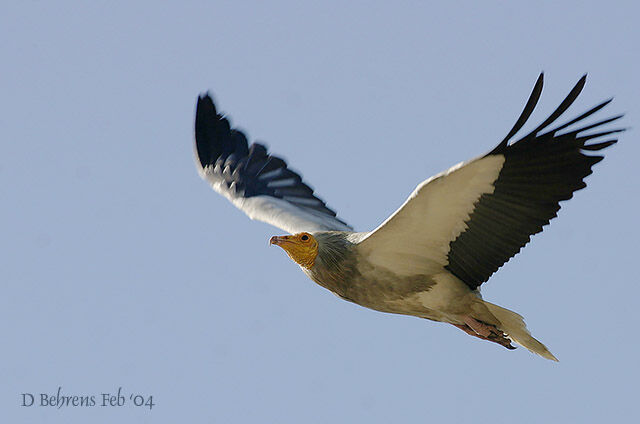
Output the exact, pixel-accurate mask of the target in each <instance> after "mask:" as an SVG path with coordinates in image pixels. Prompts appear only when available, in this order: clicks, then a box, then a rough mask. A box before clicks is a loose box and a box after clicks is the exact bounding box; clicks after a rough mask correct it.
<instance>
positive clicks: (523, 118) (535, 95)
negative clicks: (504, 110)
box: [489, 72, 544, 154]
mask: <svg viewBox="0 0 640 424" xmlns="http://www.w3.org/2000/svg"><path fill="white" fill-rule="evenodd" d="M543 85H544V72H541V73H540V75H539V76H538V79H537V80H536V83H535V85H534V86H533V90H532V91H531V94H530V95H529V99H528V100H527V103H526V105H525V107H524V109H523V110H522V113H520V116H519V117H518V119H517V120H516V123H515V124H514V125H513V128H511V131H509V133H508V134H507V135H506V136H505V138H504V139H503V140H502V141H501V142H500V144H498V146H496V148H495V149H493V150H492V151H491V152H490V153H489V154H494V153H498V152H499V151H501V150H503V149H505V148H506V147H507V144H508V143H509V140H511V137H513V136H514V135H515V134H516V133H517V132H518V131H520V129H521V128H522V127H523V126H524V124H525V123H526V122H527V120H528V119H529V117H530V116H531V113H533V110H534V109H535V107H536V105H537V104H538V100H540V95H541V94H542V86H543Z"/></svg>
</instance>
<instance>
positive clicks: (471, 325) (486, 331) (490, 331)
mask: <svg viewBox="0 0 640 424" xmlns="http://www.w3.org/2000/svg"><path fill="white" fill-rule="evenodd" d="M464 322H465V324H463V325H459V324H454V325H455V326H456V327H458V328H459V329H461V330H462V331H464V332H465V333H467V334H469V335H471V336H474V337H477V338H479V339H482V340H488V341H490V342H494V343H497V344H499V345H501V346H504V347H506V348H507V349H515V346H513V345H512V344H511V340H510V339H509V338H508V337H507V335H506V334H504V333H503V332H502V331H500V330H498V329H497V328H496V327H495V326H494V325H489V324H485V323H484V322H480V321H478V320H476V319H474V318H471V317H469V316H467V317H464Z"/></svg>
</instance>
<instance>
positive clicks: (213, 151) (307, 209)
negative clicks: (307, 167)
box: [195, 94, 351, 233]
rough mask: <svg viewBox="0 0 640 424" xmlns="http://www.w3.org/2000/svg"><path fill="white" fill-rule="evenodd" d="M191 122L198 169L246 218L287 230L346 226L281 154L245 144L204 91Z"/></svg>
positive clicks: (255, 145)
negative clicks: (193, 130) (194, 119)
mask: <svg viewBox="0 0 640 424" xmlns="http://www.w3.org/2000/svg"><path fill="white" fill-rule="evenodd" d="M195 127H196V129H195V138H196V155H197V165H198V170H199V172H200V175H201V176H202V178H204V179H205V180H207V181H209V183H210V184H211V185H212V186H213V189H214V190H215V191H217V192H218V193H220V194H222V195H223V196H225V197H226V198H227V199H229V200H230V201H231V203H233V204H234V205H235V206H236V207H237V208H239V209H241V210H242V211H243V212H244V213H246V214H247V215H248V216H249V217H250V218H251V219H257V220H259V221H264V222H267V223H269V224H271V225H274V226H276V227H278V228H281V229H283V230H285V231H288V232H290V233H297V232H301V231H310V232H313V231H328V230H345V231H346V230H351V227H349V226H348V225H347V224H346V223H344V222H343V221H341V220H340V219H338V218H337V217H336V213H335V212H334V211H332V210H331V209H329V208H328V207H327V206H326V205H325V203H324V202H323V201H322V200H320V199H319V198H318V197H316V196H315V195H314V194H313V189H311V187H309V186H308V185H306V184H305V183H303V182H302V178H301V177H300V175H299V174H297V173H296V172H294V171H292V170H291V169H289V168H288V167H287V163H286V162H285V161H284V160H282V159H280V158H279V157H276V156H272V155H270V154H268V153H267V149H266V148H265V146H263V145H262V144H258V143H253V144H252V145H251V146H249V145H248V143H247V138H246V137H245V135H244V134H243V133H242V132H241V131H238V130H235V129H232V128H231V127H230V125H229V121H228V120H227V119H226V118H224V117H223V116H221V115H220V114H218V113H217V112H216V108H215V106H214V104H213V100H212V99H211V97H210V96H209V95H208V94H205V95H203V96H200V97H198V104H197V107H196V123H195Z"/></svg>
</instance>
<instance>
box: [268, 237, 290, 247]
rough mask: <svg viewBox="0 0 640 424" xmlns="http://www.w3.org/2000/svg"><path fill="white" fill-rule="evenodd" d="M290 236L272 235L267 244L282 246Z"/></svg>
mask: <svg viewBox="0 0 640 424" xmlns="http://www.w3.org/2000/svg"><path fill="white" fill-rule="evenodd" d="M290 238H291V236H273V237H271V239H270V240H269V244H275V245H276V246H282V244H283V243H286V242H288V241H289V239H290Z"/></svg>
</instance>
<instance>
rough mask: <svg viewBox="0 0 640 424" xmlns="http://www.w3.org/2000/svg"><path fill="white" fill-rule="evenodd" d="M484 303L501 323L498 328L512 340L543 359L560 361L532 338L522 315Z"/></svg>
mask: <svg viewBox="0 0 640 424" xmlns="http://www.w3.org/2000/svg"><path fill="white" fill-rule="evenodd" d="M483 303H484V305H485V306H486V307H487V309H489V312H491V314H492V315H493V316H494V317H496V319H497V320H498V321H500V324H499V325H497V326H496V327H498V328H499V329H500V330H501V331H503V332H504V333H506V334H507V336H508V337H509V338H510V339H511V340H513V341H514V342H515V343H517V344H519V345H520V346H522V347H525V348H527V349H529V350H530V351H531V352H533V353H535V354H537V355H540V356H542V357H543V358H547V359H551V360H552V361H558V359H556V357H555V356H553V354H552V353H551V352H549V349H547V347H546V346H545V345H543V344H542V343H540V342H539V341H538V340H536V339H535V338H533V337H532V336H531V333H529V330H527V326H526V324H525V323H524V319H523V318H522V317H521V316H520V315H518V314H517V313H515V312H513V311H510V310H508V309H505V308H502V307H500V306H498V305H494V304H493V303H489V302H486V301H483Z"/></svg>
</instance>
